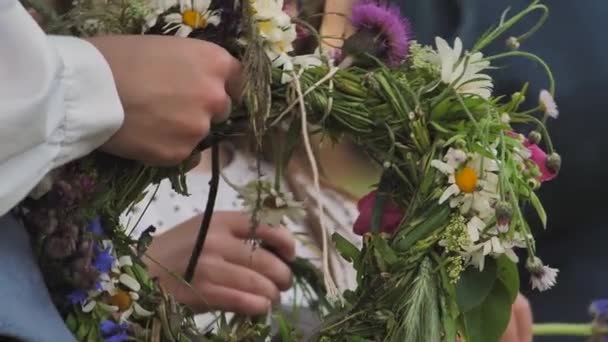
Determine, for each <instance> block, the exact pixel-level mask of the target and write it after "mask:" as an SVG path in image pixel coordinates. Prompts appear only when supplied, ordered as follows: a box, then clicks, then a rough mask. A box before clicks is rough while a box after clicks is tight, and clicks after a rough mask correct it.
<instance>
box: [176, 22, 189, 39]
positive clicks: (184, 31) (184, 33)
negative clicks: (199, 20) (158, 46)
mask: <svg viewBox="0 0 608 342" xmlns="http://www.w3.org/2000/svg"><path fill="white" fill-rule="evenodd" d="M190 33H192V27H190V26H188V25H180V26H179V29H178V30H177V32H176V33H175V35H176V36H178V37H184V38H186V37H188V36H189V35H190Z"/></svg>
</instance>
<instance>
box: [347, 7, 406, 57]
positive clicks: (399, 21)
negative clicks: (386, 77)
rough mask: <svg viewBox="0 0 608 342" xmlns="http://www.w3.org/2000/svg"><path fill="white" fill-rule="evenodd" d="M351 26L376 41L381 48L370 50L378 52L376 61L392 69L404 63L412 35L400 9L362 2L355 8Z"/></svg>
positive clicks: (376, 47)
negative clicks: (383, 62) (378, 60)
mask: <svg viewBox="0 0 608 342" xmlns="http://www.w3.org/2000/svg"><path fill="white" fill-rule="evenodd" d="M351 22H352V24H353V26H354V27H355V28H356V29H357V30H358V32H362V31H365V32H368V33H371V35H372V36H373V37H375V38H376V39H377V41H376V45H378V46H375V48H374V49H369V48H368V50H375V51H376V52H379V55H376V57H380V58H382V59H384V60H386V62H387V63H388V64H389V65H390V66H392V67H395V66H399V65H400V64H401V63H403V61H404V60H405V58H406V57H407V54H408V50H409V42H410V40H411V39H412V31H411V25H410V23H409V21H408V20H407V19H406V18H403V17H402V16H401V14H400V12H399V8H397V7H395V6H389V5H381V4H379V3H377V2H375V1H371V0H367V1H361V2H359V3H358V4H356V5H355V6H354V7H353V10H352V14H351ZM355 36H356V34H355ZM353 37H354V36H353ZM361 48H362V49H366V48H367V47H361ZM365 52H368V53H369V52H370V51H365Z"/></svg>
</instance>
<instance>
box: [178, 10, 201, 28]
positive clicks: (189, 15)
mask: <svg viewBox="0 0 608 342" xmlns="http://www.w3.org/2000/svg"><path fill="white" fill-rule="evenodd" d="M182 22H183V23H184V25H188V26H190V27H192V28H193V29H197V28H205V27H206V26H207V20H205V17H204V16H203V15H202V14H200V13H199V12H197V11H194V10H185V11H184V13H182Z"/></svg>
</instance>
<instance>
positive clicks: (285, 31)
mask: <svg viewBox="0 0 608 342" xmlns="http://www.w3.org/2000/svg"><path fill="white" fill-rule="evenodd" d="M32 6H33V7H34V8H36V9H37V10H38V12H40V13H41V14H43V19H44V20H43V23H44V27H45V29H46V30H47V31H48V32H51V33H67V34H72V35H77V36H94V35H100V34H108V33H110V34H121V33H128V34H134V33H143V34H162V35H175V36H181V37H191V38H197V39H206V40H210V41H213V42H215V43H217V44H219V45H221V46H223V47H225V48H226V49H228V50H229V51H231V52H232V53H233V54H234V55H236V56H238V58H239V59H240V60H241V61H242V62H243V64H244V68H245V72H246V73H247V74H248V76H249V77H247V80H248V81H247V82H248V83H247V84H246V85H245V90H244V105H243V108H241V109H240V110H238V111H236V112H235V113H234V114H233V115H232V117H231V119H230V120H229V121H228V122H226V123H224V124H221V125H218V126H215V127H213V129H212V133H211V135H210V136H209V137H208V138H207V139H205V140H204V141H203V142H201V146H200V149H204V148H209V147H210V148H212V151H213V152H214V153H212V154H213V159H214V177H213V179H212V182H211V184H212V191H211V194H210V196H211V197H210V201H209V202H208V203H207V211H206V213H205V219H204V220H203V225H202V227H201V233H200V234H199V237H198V239H197V248H196V249H195V251H194V252H193V258H192V260H193V261H192V262H191V264H190V265H189V268H188V270H189V271H188V272H187V273H186V275H185V277H184V278H185V280H186V281H187V280H189V279H191V277H192V272H193V269H194V266H195V264H196V260H197V259H198V255H199V254H200V251H201V249H202V247H203V243H204V240H205V234H206V229H208V224H209V220H210V217H211V215H212V212H213V203H214V198H215V197H214V196H215V192H216V191H217V188H216V189H215V191H213V190H214V189H213V187H214V184H215V187H217V180H218V177H219V174H218V169H217V142H218V140H220V139H222V138H225V137H229V136H230V135H231V134H233V133H235V132H237V131H242V130H243V129H242V127H243V126H245V127H246V129H245V131H246V132H249V134H250V135H251V136H252V137H254V138H255V145H256V147H257V148H259V147H260V146H261V144H263V137H264V136H265V135H266V134H267V133H268V132H270V131H273V130H282V131H285V132H286V135H287V139H289V140H290V142H291V143H289V144H285V146H277V147H276V148H277V149H278V150H277V151H276V152H277V153H276V155H278V156H280V158H278V159H279V160H278V161H277V168H278V169H279V170H280V169H281V165H284V163H285V162H286V161H288V160H289V158H290V157H291V154H292V152H293V146H295V145H296V144H297V143H301V144H303V145H304V147H305V150H306V152H307V155H308V158H309V160H310V166H311V168H312V174H313V176H314V177H313V180H314V183H315V188H316V191H317V194H319V176H318V174H319V172H318V167H317V163H316V160H315V157H314V155H313V152H312V149H311V148H310V142H309V141H308V136H309V129H310V128H311V127H314V128H316V129H319V130H320V131H321V132H323V133H324V134H326V135H328V136H330V137H331V138H334V139H339V138H340V137H341V136H344V135H347V136H350V137H351V138H352V139H353V140H354V141H355V142H356V143H357V144H358V145H359V146H361V148H362V149H363V150H365V151H366V152H367V153H368V154H369V156H370V157H371V158H372V159H373V160H374V161H376V162H377V163H378V164H379V165H380V166H381V167H382V170H383V171H382V176H381V178H380V180H379V182H378V184H377V186H376V189H375V190H374V191H372V192H371V193H370V194H368V195H367V196H365V197H364V198H362V199H361V201H360V202H359V210H360V217H359V218H358V219H357V221H356V223H355V225H354V230H355V232H356V233H358V234H360V235H362V236H363V247H362V249H358V248H356V247H355V246H353V245H351V244H350V243H349V242H348V241H347V240H346V239H344V238H342V237H341V236H339V235H334V236H332V237H328V236H327V234H325V235H324V261H325V262H324V267H323V274H322V275H324V276H323V277H318V274H317V273H316V272H314V270H313V271H312V272H311V269H310V266H309V265H308V264H306V263H305V262H304V261H302V262H301V263H300V264H294V265H292V267H293V269H294V273H295V275H296V277H299V279H304V280H305V281H306V283H307V286H309V287H310V288H311V289H313V290H314V291H315V292H317V300H318V301H319V302H320V303H322V304H323V305H318V306H317V307H318V308H319V311H320V314H321V315H322V317H323V318H324V319H323V322H324V323H323V324H322V326H321V327H319V329H318V331H316V334H315V339H316V340H319V341H376V340H390V341H404V340H405V341H455V340H456V338H457V337H460V338H462V339H466V340H467V341H474V342H475V341H478V342H489V341H498V340H499V338H500V336H501V334H502V332H503V331H504V330H505V328H506V325H507V323H508V320H509V317H510V306H511V304H512V303H513V301H514V300H515V297H516V295H517V293H518V289H519V277H518V271H517V267H516V263H517V262H518V260H519V258H518V255H517V254H516V251H517V250H518V249H521V250H522V251H524V252H525V253H527V257H526V259H525V265H526V268H527V269H528V270H529V271H530V273H531V276H532V277H531V279H532V284H531V285H532V287H533V288H537V289H539V290H541V291H543V290H547V289H549V288H550V287H551V286H553V285H554V284H555V281H556V275H557V270H556V269H554V268H551V267H549V266H547V265H544V264H543V263H542V261H541V260H540V259H539V258H538V257H537V256H536V254H535V246H534V238H533V236H532V234H531V229H530V226H529V224H528V222H527V221H526V219H525V217H524V213H523V210H522V207H523V206H525V205H527V204H531V206H532V207H533V208H534V209H535V210H536V212H537V213H538V216H539V217H540V220H541V221H542V223H543V225H546V223H547V216H546V214H545V212H544V210H543V207H542V205H541V202H540V200H539V199H538V197H537V196H536V194H535V192H536V190H538V189H539V187H540V186H541V184H542V183H543V182H545V181H548V180H551V179H553V178H554V177H555V176H556V175H557V173H558V171H559V169H560V166H561V159H560V156H559V155H558V154H557V153H555V152H554V150H553V145H552V143H551V140H550V137H549V134H548V132H547V130H546V128H545V122H546V121H547V120H548V119H555V118H557V116H558V110H557V106H556V104H555V102H554V101H553V95H554V90H555V85H554V80H553V77H552V75H551V72H550V70H549V68H548V67H547V65H546V64H545V63H544V62H543V61H542V60H541V59H540V58H538V57H537V56H535V55H532V54H530V53H528V52H524V51H520V50H518V49H519V47H520V44H522V43H523V42H524V41H525V40H526V39H527V38H528V37H529V36H530V35H531V34H532V33H533V32H534V31H535V30H537V29H538V28H539V27H540V26H541V25H542V23H543V22H544V20H545V19H546V17H547V13H548V9H547V7H546V6H545V5H543V4H541V3H539V1H533V2H532V3H531V4H530V5H529V6H528V7H527V8H525V9H524V10H523V11H522V12H520V13H517V14H515V15H514V16H512V17H509V15H508V13H507V12H505V13H504V14H503V16H502V18H500V23H499V25H498V26H496V27H495V28H493V29H490V30H489V31H488V32H486V33H485V34H484V35H483V36H482V37H480V39H479V40H478V41H477V42H476V43H475V44H474V45H473V47H472V48H471V49H470V50H466V51H465V50H464V48H463V43H462V42H461V40H460V39H459V38H456V39H455V41H454V42H453V44H452V45H451V44H449V43H448V42H447V41H445V40H444V39H442V38H439V37H437V38H436V41H435V45H436V46H435V47H430V46H423V45H421V44H419V43H417V42H416V41H414V40H412V36H413V34H412V31H411V27H410V25H409V23H408V21H407V19H406V18H403V17H401V16H400V14H399V12H398V10H397V9H395V8H393V7H390V6H387V5H382V4H380V3H377V2H374V1H371V0H369V1H367V0H364V1H361V2H360V3H358V4H356V5H355V6H354V8H353V12H352V15H351V17H350V20H351V22H352V24H353V25H354V27H355V29H356V33H355V34H354V35H353V36H352V37H350V38H348V39H346V41H345V43H344V48H343V49H342V50H340V52H339V53H333V54H328V53H327V52H326V51H324V50H323V49H322V48H321V47H319V48H318V49H317V50H316V51H315V52H314V53H312V54H296V53H295V49H294V44H295V43H297V40H298V38H299V37H301V36H304V35H307V36H310V37H313V38H314V37H317V36H318V34H317V31H316V30H315V28H314V27H313V25H311V24H310V23H308V22H307V21H306V20H305V18H300V17H297V16H290V15H288V14H287V12H285V8H284V4H283V1H281V0H251V1H238V0H234V1H219V0H218V1H212V0H179V1H178V0H128V1H124V0H107V1H96V0H76V1H74V3H73V4H72V7H71V8H70V9H69V10H68V11H67V12H65V13H62V14H57V13H55V12H53V11H51V10H49V9H47V8H44V7H43V6H41V5H40V4H37V3H32ZM533 12H541V14H542V16H541V17H540V19H539V21H538V23H537V25H535V26H534V27H533V28H531V29H530V31H529V32H527V33H525V34H523V35H521V36H519V37H511V38H509V39H507V43H508V44H507V45H508V47H509V48H510V50H509V51H507V52H504V53H501V54H498V55H494V56H484V55H483V54H482V52H481V51H482V50H483V49H484V48H485V47H486V46H487V45H488V44H490V43H491V42H493V41H496V40H497V39H499V38H500V37H502V36H503V35H504V33H505V32H506V31H507V30H508V29H510V28H511V27H513V26H514V25H515V24H516V23H518V22H519V21H520V20H521V19H522V18H524V17H526V16H528V15H529V14H530V13H533ZM508 57H522V58H527V59H530V60H532V61H534V62H536V63H539V64H540V65H541V66H542V67H543V68H544V69H545V70H546V71H547V75H548V76H549V77H548V79H549V83H548V86H547V89H548V90H543V91H542V92H541V93H540V94H539V102H538V106H536V107H534V108H527V109H523V108H521V107H522V104H523V102H524V99H525V97H526V96H527V95H528V91H527V87H526V86H523V87H522V89H521V91H519V92H517V93H515V94H513V95H511V96H510V97H495V96H493V94H492V90H493V80H492V78H491V77H490V76H489V75H488V74H486V73H485V72H486V71H488V70H490V69H491V68H492V66H491V63H493V62H496V61H498V60H501V59H503V58H508ZM243 123H244V124H245V125H243ZM511 124H526V125H528V127H531V131H530V132H529V134H527V136H524V135H522V134H520V133H517V132H516V130H515V129H514V128H512V126H511ZM195 152H197V151H195ZM184 177H185V176H184V167H183V166H180V167H177V168H172V169H161V168H152V167H148V166H144V165H140V164H138V163H136V162H132V161H126V160H122V159H118V158H115V157H111V156H107V155H104V154H102V153H99V152H94V153H93V154H91V155H89V156H87V157H85V158H83V159H81V160H78V161H76V162H73V163H71V164H69V165H67V166H65V167H62V168H60V169H58V170H56V171H54V172H53V173H52V174H50V175H49V176H48V177H47V178H46V179H45V180H44V181H43V182H42V183H41V184H40V186H39V187H38V188H37V189H36V190H35V191H34V192H32V194H31V195H30V196H29V197H28V198H27V199H26V200H24V201H23V202H22V203H21V204H20V205H19V206H18V207H17V208H16V209H15V212H16V213H17V214H18V215H19V217H21V218H22V220H23V221H24V223H25V224H26V226H27V228H28V230H29V231H30V233H31V235H32V237H33V241H34V244H35V251H36V253H37V255H38V258H39V261H40V264H41V266H42V267H41V268H42V269H43V272H44V275H45V279H46V281H47V284H48V287H49V289H50V292H51V294H52V296H53V299H54V301H55V303H56V305H57V307H58V308H59V310H60V312H61V313H62V314H63V315H64V317H65V320H66V324H67V325H68V327H69V328H70V329H71V330H72V332H73V333H74V334H75V336H76V337H77V339H78V340H80V341H127V340H138V341H139V340H142V341H207V340H209V341H259V340H264V339H265V338H267V337H270V336H271V335H274V334H275V333H274V332H272V331H271V329H270V328H269V326H268V325H267V324H265V323H264V322H263V321H259V320H255V319H249V320H239V321H238V322H237V323H236V324H233V325H230V324H221V325H220V327H219V328H218V329H216V330H214V331H207V332H201V331H199V330H198V329H197V328H196V326H195V324H194V321H193V316H192V312H191V311H190V310H189V309H188V308H187V307H185V306H182V305H180V304H178V303H176V302H175V300H174V299H173V298H172V296H171V294H169V293H167V292H166V291H164V290H163V288H162V286H161V285H160V284H159V283H158V282H156V280H155V279H152V278H150V277H149V275H148V273H147V271H146V267H145V264H144V262H143V260H144V258H146V257H147V256H146V247H147V246H148V245H149V243H150V240H151V238H152V233H153V227H151V228H150V229H149V230H147V231H146V232H144V233H143V234H142V236H141V237H140V238H138V239H134V238H132V236H131V232H130V230H129V229H128V227H124V226H122V225H121V224H120V219H119V218H120V215H121V213H123V212H125V211H127V210H128V209H129V208H130V206H132V205H133V204H134V203H136V202H137V201H139V200H140V199H141V198H143V197H144V196H143V194H144V192H145V191H146V189H148V188H149V186H150V185H151V184H155V183H158V182H159V181H160V180H161V179H164V178H169V179H170V180H171V182H172V184H173V187H174V189H175V190H176V191H177V192H179V193H181V194H187V189H186V188H185V182H184ZM237 190H239V191H240V193H241V195H242V197H243V200H244V202H245V204H246V205H248V206H249V207H250V209H251V214H252V215H251V216H252V226H253V227H254V228H255V226H256V225H257V223H259V222H269V223H273V222H275V223H276V222H277V221H280V220H281V219H282V218H283V217H284V216H285V215H289V214H290V213H294V212H297V211H298V208H299V205H300V204H299V203H296V202H293V200H292V199H291V197H290V194H288V193H286V192H285V190H284V189H281V188H280V184H276V183H274V182H269V181H266V180H263V179H261V178H260V179H258V180H256V181H254V182H252V183H250V184H248V185H247V186H245V187H243V188H238V189H237ZM320 199H321V198H320V197H319V198H318V201H317V203H318V205H319V206H320V208H319V209H320V210H319V212H320V213H321V217H320V221H321V226H323V222H324V221H323V215H322V213H323V210H322V207H323V203H322V201H320ZM329 238H331V240H332V242H333V246H335V248H337V249H338V250H339V251H340V253H341V254H342V255H343V257H344V258H346V259H347V260H349V261H351V262H352V263H353V265H354V267H355V269H356V271H357V282H358V287H357V289H356V290H354V291H347V292H345V293H338V292H337V291H336V287H335V285H334V284H333V282H332V280H331V277H329V276H327V274H328V270H327V249H328V248H329V247H328V246H329ZM176 276H177V275H176ZM278 320H279V323H280V324H279V326H280V329H279V331H278V333H277V334H278V335H277V336H278V337H279V338H281V339H282V340H283V341H291V340H297V339H298V338H299V337H298V336H299V335H298V333H297V331H295V329H293V328H292V327H291V326H290V325H289V324H288V321H287V320H286V319H284V318H282V317H278Z"/></svg>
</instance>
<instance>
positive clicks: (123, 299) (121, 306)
mask: <svg viewBox="0 0 608 342" xmlns="http://www.w3.org/2000/svg"><path fill="white" fill-rule="evenodd" d="M108 304H110V305H114V306H117V307H118V310H120V311H121V312H122V311H125V310H127V309H128V308H129V307H131V296H129V293H128V292H127V291H124V290H120V289H118V290H116V294H115V295H113V296H112V297H110V299H108Z"/></svg>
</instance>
